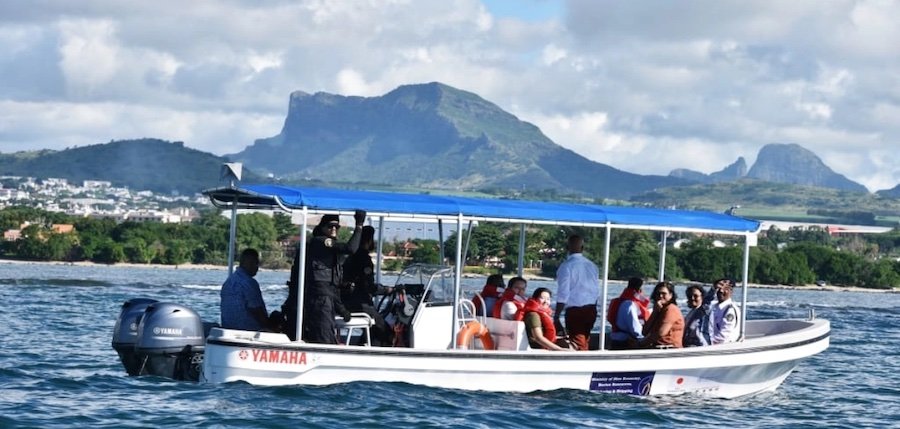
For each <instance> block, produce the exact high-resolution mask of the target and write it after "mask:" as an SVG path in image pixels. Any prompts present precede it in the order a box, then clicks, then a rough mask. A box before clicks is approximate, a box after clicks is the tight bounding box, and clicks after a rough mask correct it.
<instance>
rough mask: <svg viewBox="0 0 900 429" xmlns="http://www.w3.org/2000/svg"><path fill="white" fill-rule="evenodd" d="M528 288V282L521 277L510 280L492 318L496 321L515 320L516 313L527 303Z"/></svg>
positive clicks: (495, 306)
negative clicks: (526, 292) (526, 293)
mask: <svg viewBox="0 0 900 429" xmlns="http://www.w3.org/2000/svg"><path fill="white" fill-rule="evenodd" d="M527 287H528V282H527V281H526V280H525V279H523V278H521V277H513V278H511V279H509V283H507V285H506V290H505V291H503V294H502V295H500V298H499V299H498V300H497V303H496V304H494V311H493V312H492V314H491V316H492V317H494V318H495V319H503V320H514V319H515V318H516V313H518V312H519V310H521V309H522V307H524V306H525V301H526V300H527V299H528V296H527V295H525V289H526V288H527Z"/></svg>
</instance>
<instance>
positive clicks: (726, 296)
mask: <svg viewBox="0 0 900 429" xmlns="http://www.w3.org/2000/svg"><path fill="white" fill-rule="evenodd" d="M733 287H734V281H733V280H731V279H719V280H716V283H715V284H714V285H713V288H712V289H711V290H710V293H709V294H707V296H708V298H707V299H708V300H709V301H712V292H713V291H715V294H716V299H717V300H718V302H717V303H715V304H713V305H712V307H711V311H710V312H709V313H710V314H709V323H710V326H711V327H712V338H711V340H712V341H711V343H712V344H723V343H731V342H734V341H737V340H738V336H740V328H739V326H740V325H739V324H738V316H739V315H740V307H738V306H737V304H735V303H733V302H732V301H731V292H732V288H733Z"/></svg>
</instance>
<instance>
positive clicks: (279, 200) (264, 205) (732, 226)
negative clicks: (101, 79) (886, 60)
mask: <svg viewBox="0 0 900 429" xmlns="http://www.w3.org/2000/svg"><path fill="white" fill-rule="evenodd" d="M203 194H204V195H206V196H208V197H209V198H210V200H212V202H213V204H214V205H216V206H217V207H221V208H231V207H232V205H235V204H236V206H237V208H239V209H276V208H281V209H284V210H296V209H301V208H303V207H306V208H307V210H309V211H311V212H319V213H321V212H339V213H341V212H343V213H346V212H352V211H353V210H356V209H363V210H366V211H368V212H369V214H370V215H372V216H395V217H396V216H399V217H415V218H435V219H445V220H446V219H456V218H457V217H458V216H460V215H461V216H462V217H463V219H465V220H484V221H496V222H511V223H535V224H558V225H584V226H605V225H607V224H608V225H610V226H612V227H614V228H616V227H617V228H635V229H651V230H667V231H695V232H712V233H720V234H746V233H755V232H756V231H757V230H758V229H759V222H757V221H755V220H749V219H744V218H740V217H735V216H730V215H726V214H722V213H710V212H701V211H688V210H662V209H649V208H635V207H620V206H600V205H588V204H566V203H553V202H542V201H526V200H508V199H490V198H469V197H456V196H447V195H430V194H404V193H391V192H371V191H355V190H343V189H323V188H303V187H292V186H282V185H238V186H229V187H223V188H214V189H207V190H205V191H203Z"/></svg>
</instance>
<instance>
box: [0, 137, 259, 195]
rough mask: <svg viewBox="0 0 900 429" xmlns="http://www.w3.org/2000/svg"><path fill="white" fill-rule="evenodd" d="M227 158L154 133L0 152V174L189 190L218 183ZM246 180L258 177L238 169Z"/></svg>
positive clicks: (152, 189)
mask: <svg viewBox="0 0 900 429" xmlns="http://www.w3.org/2000/svg"><path fill="white" fill-rule="evenodd" d="M224 162H227V158H223V157H219V156H215V155H213V154H210V153H206V152H201V151H199V150H195V149H190V148H186V147H184V143H181V142H167V141H164V140H157V139H138V140H122V141H113V142H109V143H102V144H95V145H90V146H83V147H77V148H72V149H66V150H61V151H53V150H41V151H34V152H16V153H12V154H0V175H11V176H29V177H38V178H48V177H55V178H62V179H67V180H69V181H70V182H74V183H78V182H81V181H83V180H105V181H109V182H112V184H113V185H114V186H124V187H128V188H129V189H133V190H149V191H154V192H160V193H170V192H173V191H175V192H179V193H182V194H193V193H195V192H199V191H201V190H202V189H205V188H209V187H212V186H216V184H217V183H219V169H220V167H221V166H222V163H224ZM244 177H245V179H246V180H250V181H252V180H259V177H258V176H256V175H254V174H253V173H252V172H248V171H246V170H245V171H244Z"/></svg>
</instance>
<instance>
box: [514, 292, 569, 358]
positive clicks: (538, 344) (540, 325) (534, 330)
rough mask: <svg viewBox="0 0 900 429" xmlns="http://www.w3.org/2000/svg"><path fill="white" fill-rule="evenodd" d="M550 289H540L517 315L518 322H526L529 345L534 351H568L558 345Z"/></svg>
mask: <svg viewBox="0 0 900 429" xmlns="http://www.w3.org/2000/svg"><path fill="white" fill-rule="evenodd" d="M550 296H551V294H550V289H547V288H545V287H539V288H537V289H535V291H534V293H533V294H531V298H529V299H528V300H527V301H525V305H524V306H523V307H522V309H521V310H519V311H518V312H517V313H516V320H522V321H524V322H525V334H526V335H527V336H528V345H529V346H531V348H533V349H545V350H566V349H564V348H562V347H560V346H558V345H556V343H555V341H556V326H554V324H553V310H551V309H550Z"/></svg>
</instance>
